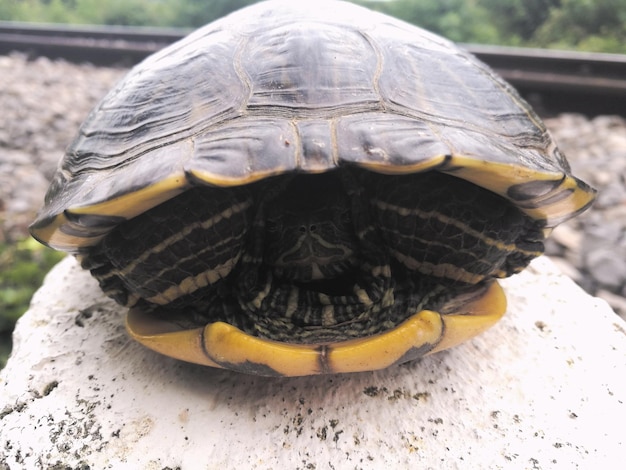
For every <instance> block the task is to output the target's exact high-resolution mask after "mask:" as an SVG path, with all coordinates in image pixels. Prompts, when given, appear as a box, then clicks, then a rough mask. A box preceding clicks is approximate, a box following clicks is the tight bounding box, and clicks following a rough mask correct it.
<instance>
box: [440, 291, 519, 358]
mask: <svg viewBox="0 0 626 470" xmlns="http://www.w3.org/2000/svg"><path fill="white" fill-rule="evenodd" d="M506 306H507V303H506V296H505V295H504V291H503V290H502V287H501V286H500V284H498V283H497V282H493V283H492V284H491V285H490V286H489V288H488V289H487V292H485V294H484V295H483V296H482V297H480V298H478V299H475V300H474V301H472V302H469V303H466V304H464V305H462V306H460V307H459V309H458V310H457V311H456V312H449V313H447V314H445V315H442V318H443V321H444V324H445V325H446V334H445V335H444V336H443V338H441V341H440V342H439V344H437V346H435V347H434V348H433V349H432V350H431V351H430V353H429V354H432V353H436V352H438V351H443V350H444V349H449V348H452V347H454V346H457V345H459V344H461V343H463V342H465V341H467V340H469V339H471V338H473V337H474V336H477V335H478V334H480V333H482V332H483V331H485V330H488V329H489V328H491V327H492V326H493V325H495V324H496V323H497V322H498V321H499V320H500V319H501V318H502V317H503V316H504V313H505V312H506Z"/></svg>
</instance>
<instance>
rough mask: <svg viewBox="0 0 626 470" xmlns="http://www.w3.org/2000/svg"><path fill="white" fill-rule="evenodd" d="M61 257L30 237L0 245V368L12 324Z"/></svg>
mask: <svg viewBox="0 0 626 470" xmlns="http://www.w3.org/2000/svg"><path fill="white" fill-rule="evenodd" d="M63 256H64V255H63V254H61V253H59V252H56V251H53V250H51V249H49V248H46V247H44V246H42V245H40V244H39V243H37V242H36V241H35V240H33V239H32V238H28V239H25V240H22V241H19V242H17V243H14V244H6V243H0V367H2V366H4V364H5V362H6V358H7V355H8V353H9V351H10V349H11V332H12V331H13V327H14V326H15V322H16V321H17V319H18V318H19V317H20V316H21V315H22V314H23V313H24V312H25V311H26V309H27V308H28V304H29V303H30V298H31V297H32V295H33V293H34V292H35V290H36V289H37V288H38V287H39V286H40V285H41V283H42V282H43V278H44V276H45V275H46V273H47V272H48V271H49V270H50V268H52V266H54V265H55V264H56V263H58V262H59V261H60V260H61V258H63Z"/></svg>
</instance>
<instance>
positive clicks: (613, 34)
mask: <svg viewBox="0 0 626 470" xmlns="http://www.w3.org/2000/svg"><path fill="white" fill-rule="evenodd" d="M294 1H297V0H294ZM252 3H255V2H254V1H246V0H109V1H105V2H103V1H100V0H0V20H11V21H35V22H45V23H73V24H107V25H127V26H160V27H178V28H197V27H199V26H201V25H203V24H206V23H208V22H210V21H213V20H215V19H216V18H219V17H221V16H223V15H225V14H227V13H229V12H231V11H234V10H237V9H239V8H242V7H244V6H246V5H250V4H252ZM354 3H359V4H362V5H365V6H367V7H369V8H372V9H375V10H379V11H381V12H384V13H387V14H389V15H392V16H396V17H398V18H402V19H404V20H406V21H408V22H410V23H413V24H416V25H418V26H421V27H424V28H426V29H429V30H431V31H433V32H435V33H439V34H441V35H443V36H445V37H447V38H449V39H451V40H453V41H457V42H473V43H481V44H498V45H509V46H525V47H542V48H559V49H577V50H584V51H595V52H622V53H623V52H626V27H625V25H626V0H387V1H380V0H379V1H376V0H370V1H366V0H361V1H356V2H354Z"/></svg>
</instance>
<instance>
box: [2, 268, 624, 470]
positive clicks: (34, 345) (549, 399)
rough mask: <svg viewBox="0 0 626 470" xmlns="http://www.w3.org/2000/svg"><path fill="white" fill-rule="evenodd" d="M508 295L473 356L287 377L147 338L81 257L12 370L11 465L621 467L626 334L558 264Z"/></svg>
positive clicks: (8, 395)
mask: <svg viewBox="0 0 626 470" xmlns="http://www.w3.org/2000/svg"><path fill="white" fill-rule="evenodd" d="M503 284H504V285H505V288H506V291H507V294H508V296H509V303H510V305H509V311H508V313H507V315H506V316H505V318H504V320H502V321H501V322H500V323H499V324H498V325H496V326H495V327H494V328H493V329H491V330H490V331H488V332H487V333H485V334H483V335H482V336H480V337H478V338H476V339H475V340H473V341H471V342H470V343H468V344H465V345H462V346H459V347H457V348H455V349H453V350H450V351H446V352H443V353H439V354H436V355H433V356H431V357H426V358H424V359H422V360H420V361H415V362H412V363H409V364H406V365H402V366H397V367H393V368H390V369H387V370H384V371H380V372H372V373H358V374H350V375H344V376H320V377H304V378H290V379H275V378H264V377H250V376H245V375H239V374H237V373H233V372H228V371H221V370H213V369H210V368H204V367H201V366H195V365H191V364H185V363H181V362H177V361H175V360H172V359H169V358H166V357H162V356H159V355H157V354H156V353H153V352H151V351H149V350H147V349H145V348H143V347H142V346H140V345H138V344H135V343H133V342H131V341H130V340H129V339H128V337H127V336H126V333H125V331H124V327H123V316H124V311H123V309H121V308H119V307H118V306H116V305H115V304H114V303H113V302H112V301H109V300H107V299H106V298H105V297H103V296H102V294H100V292H99V290H98V287H97V285H96V283H95V281H94V280H92V279H91V277H90V276H89V275H88V274H87V273H86V272H83V271H81V270H80V268H79V267H78V266H77V264H76V262H75V261H74V260H73V259H70V258H68V259H66V260H65V261H63V262H62V263H61V264H59V265H58V266H57V267H56V268H55V269H54V270H53V271H52V272H51V273H50V275H49V276H48V278H47V280H46V282H45V284H44V286H43V287H42V288H41V289H40V290H39V291H38V293H37V294H36V295H35V297H34V299H33V303H32V306H31V309H30V310H29V312H28V313H27V314H26V315H25V316H24V317H23V318H22V319H21V320H20V322H19V324H18V327H17V329H16V332H15V350H14V352H13V355H12V357H11V358H10V360H9V363H8V365H7V367H6V368H5V369H4V370H3V371H2V373H1V375H0V380H1V381H0V409H1V410H2V411H1V412H0V417H1V419H0V462H2V463H3V464H4V467H1V466H0V467H1V468H11V469H19V468H50V467H52V466H54V465H55V464H62V465H67V466H68V468H92V469H95V468H98V469H101V468H115V469H120V468H122V469H123V468H132V469H136V468H138V469H164V468H182V469H197V468H220V469H229V468H239V469H243V468H246V469H247V468H258V469H286V468H289V469H295V468H318V469H319V468H335V469H341V468H351V469H353V468H372V469H373V468H378V469H380V468H408V467H411V468H424V469H427V468H433V469H455V468H460V469H469V468H472V469H477V468H490V469H498V468H502V469H552V468H559V469H560V468H564V469H572V468H580V469H587V468H589V469H597V468H620V467H619V466H620V465H621V464H623V461H624V458H625V457H626V450H625V447H624V444H625V440H626V438H625V437H624V433H623V432H622V430H623V429H624V423H626V403H625V401H626V324H625V323H624V321H622V320H621V319H619V317H617V316H616V315H615V314H614V313H613V312H612V311H611V310H610V309H609V308H608V307H607V305H606V303H605V302H604V301H601V300H598V299H596V298H592V297H590V296H588V295H587V294H585V293H584V292H583V291H582V290H581V289H580V288H578V287H577V286H576V285H575V284H574V283H573V282H572V281H570V280H569V279H568V278H565V277H564V276H562V275H560V274H559V273H558V271H557V270H556V268H555V267H554V266H553V265H552V263H551V262H550V261H549V260H547V259H538V260H536V261H534V262H533V264H532V265H531V268H530V269H528V270H527V271H525V272H524V273H522V274H520V275H517V276H515V277H513V278H511V279H508V280H506V281H504V283H503ZM87 466H88V467H87ZM55 468H56V467H55ZM58 468H65V467H58Z"/></svg>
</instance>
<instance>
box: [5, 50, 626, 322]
mask: <svg viewBox="0 0 626 470" xmlns="http://www.w3.org/2000/svg"><path fill="white" fill-rule="evenodd" d="M125 72H126V69H121V68H118V69H115V68H105V67H94V66H92V65H88V64H83V65H77V64H70V63H67V62H64V61H50V60H48V59H46V58H37V59H35V60H28V59H27V58H26V57H25V56H22V55H10V56H0V90H2V91H1V92H0V109H1V110H2V112H1V113H0V241H3V240H5V239H6V240H9V241H10V240H15V239H19V238H20V237H23V236H26V234H27V230H26V227H27V226H28V224H29V223H30V222H31V221H32V220H33V218H34V214H35V211H36V210H37V209H38V208H39V207H41V205H42V203H43V196H44V194H45V191H46V188H47V186H48V181H49V179H50V178H51V176H52V173H53V172H54V169H55V168H56V165H57V163H58V161H59V159H60V158H61V156H62V155H63V151H64V149H65V147H66V146H67V145H68V144H69V143H70V142H71V140H72V138H73V137H74V135H75V134H76V132H77V130H78V127H79V125H80V123H81V122H82V121H83V120H84V119H85V117H86V116H87V113H88V112H89V110H90V109H91V107H93V106H94V105H95V104H96V103H97V102H98V101H99V100H100V99H101V98H102V97H103V96H104V94H105V93H106V92H107V91H108V90H109V89H110V88H112V87H113V85H114V84H115V82H116V81H117V80H118V79H119V78H121V77H122V76H123V75H124V74H125ZM546 125H547V126H548V128H549V129H550V130H551V131H552V132H553V134H554V135H555V137H556V140H557V142H558V143H559V145H560V147H561V149H562V150H563V152H564V153H565V154H566V155H567V157H568V159H569V161H570V163H571V164H572V167H573V169H574V173H575V174H576V175H577V176H579V177H581V178H582V179H584V180H586V181H587V182H588V183H590V184H592V185H593V186H595V187H596V188H597V189H599V190H600V193H599V197H598V201H597V203H596V205H595V207H593V208H592V209H591V210H590V211H587V212H585V213H584V214H583V215H582V217H578V218H576V219H574V220H572V221H570V222H568V223H566V224H563V225H562V226H560V227H559V228H558V229H557V230H556V231H555V233H554V236H553V238H552V239H551V240H550V242H549V243H548V245H547V253H548V254H549V255H550V256H551V257H553V258H554V259H555V260H556V261H557V262H558V265H559V268H560V269H561V270H563V271H564V272H565V273H566V274H568V275H569V276H571V277H572V278H573V279H574V280H575V281H576V282H578V283H579V284H580V285H581V286H582V287H583V288H584V289H585V290H587V292H589V293H591V294H594V295H598V296H600V297H602V298H604V299H605V300H607V301H608V302H609V303H610V304H611V306H612V307H613V309H614V310H615V311H616V312H617V313H619V314H621V315H622V316H623V317H624V318H626V180H625V178H626V120H624V118H621V117H617V116H599V117H596V118H594V119H588V118H585V117H584V116H581V115H575V114H567V115H561V116H558V117H555V118H551V119H547V120H546Z"/></svg>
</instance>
